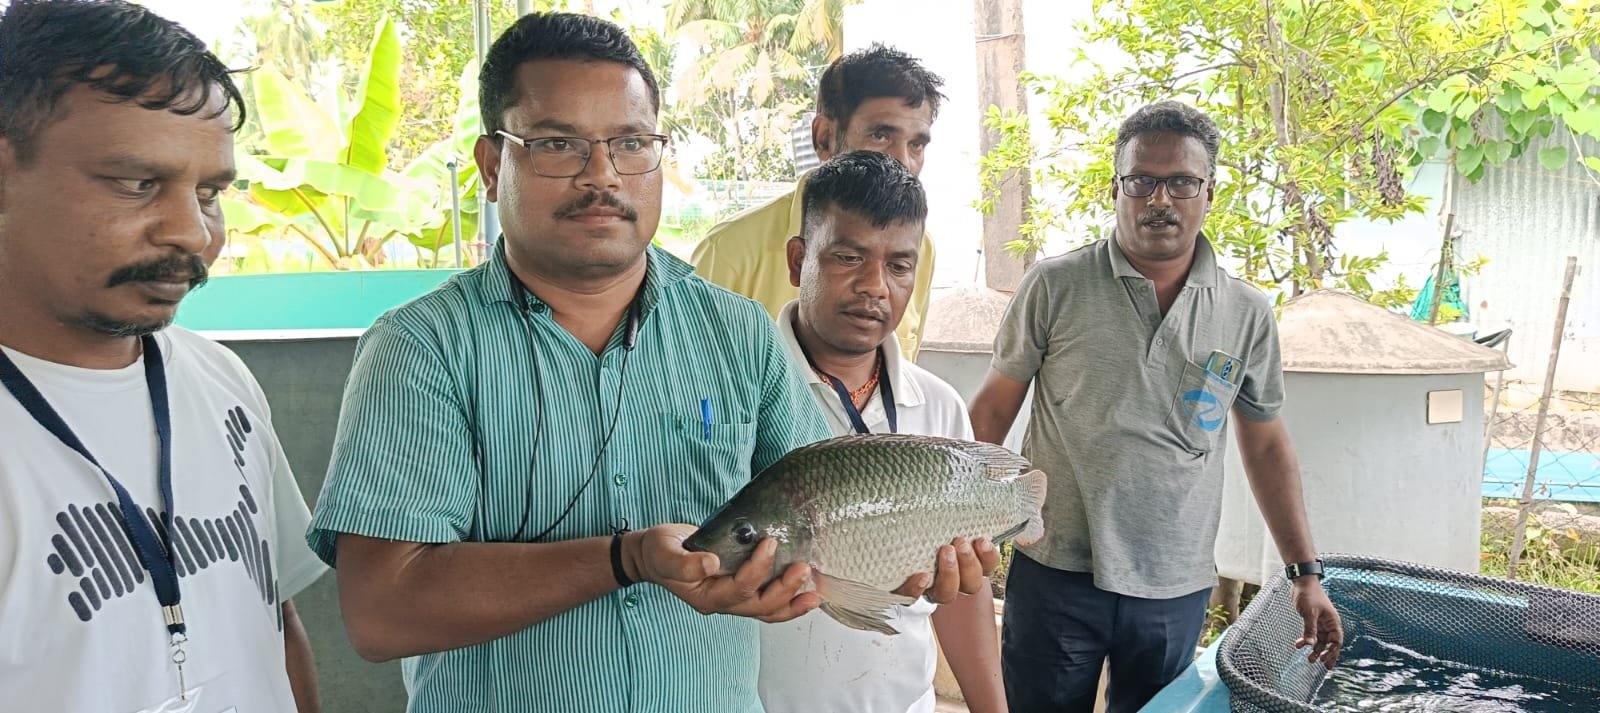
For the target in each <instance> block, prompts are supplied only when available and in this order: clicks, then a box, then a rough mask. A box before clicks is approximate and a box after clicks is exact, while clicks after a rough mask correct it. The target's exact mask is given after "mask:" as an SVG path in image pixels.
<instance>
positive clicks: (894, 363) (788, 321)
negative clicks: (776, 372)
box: [778, 300, 924, 406]
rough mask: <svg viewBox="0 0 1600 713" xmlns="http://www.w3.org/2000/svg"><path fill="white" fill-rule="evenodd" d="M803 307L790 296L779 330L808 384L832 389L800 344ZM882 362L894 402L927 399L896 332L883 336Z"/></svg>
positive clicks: (780, 315) (916, 403)
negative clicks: (797, 330) (798, 321)
mask: <svg viewBox="0 0 1600 713" xmlns="http://www.w3.org/2000/svg"><path fill="white" fill-rule="evenodd" d="M799 310H800V301H799V300H790V302H789V303H788V304H786V305H784V306H783V309H781V310H779V311H778V334H779V335H780V336H782V337H783V342H784V344H785V345H786V346H788V348H789V358H790V359H791V360H792V361H793V362H794V365H795V366H796V367H797V368H799V369H800V371H801V372H802V374H801V376H803V377H804V378H805V381H806V383H807V384H815V385H818V386H821V387H823V388H824V389H827V391H828V393H829V394H832V393H833V387H832V386H831V385H829V384H828V382H826V381H823V380H822V377H820V376H817V372H816V371H815V370H814V369H812V368H811V364H810V362H809V361H807V359H806V352H805V350H804V349H801V348H800V338H799V337H797V336H795V331H794V320H795V315H796V313H798V312H799ZM882 346H883V364H884V367H886V370H887V371H888V373H889V388H890V389H892V390H893V391H894V402H895V405H897V406H921V405H922V402H923V400H924V397H923V394H922V386H921V385H920V384H918V383H917V381H916V379H912V378H911V377H910V375H909V374H908V373H907V369H906V362H905V359H904V358H903V357H902V355H901V352H900V340H899V339H898V338H896V337H895V335H894V334H893V333H891V334H890V335H889V337H888V338H887V339H885V340H883V345H882Z"/></svg>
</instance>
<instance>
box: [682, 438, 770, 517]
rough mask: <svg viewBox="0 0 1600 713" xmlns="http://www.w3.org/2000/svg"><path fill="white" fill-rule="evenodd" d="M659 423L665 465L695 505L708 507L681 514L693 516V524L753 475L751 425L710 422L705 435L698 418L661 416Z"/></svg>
mask: <svg viewBox="0 0 1600 713" xmlns="http://www.w3.org/2000/svg"><path fill="white" fill-rule="evenodd" d="M661 420H662V429H661V430H662V435H663V440H664V441H665V443H664V444H663V445H665V446H666V448H665V449H663V450H664V452H665V453H666V454H667V458H668V463H669V464H671V465H672V466H675V467H674V468H673V469H674V470H677V471H678V473H679V476H680V477H681V479H682V480H681V481H680V482H681V483H682V487H686V488H688V489H689V490H692V491H694V492H695V496H696V497H695V498H694V500H695V501H697V502H696V503H695V505H698V506H701V507H708V508H710V509H708V510H705V511H704V512H699V510H700V508H696V509H695V512H686V513H684V514H685V515H694V516H696V519H694V520H693V522H699V521H700V519H702V518H704V517H708V516H710V514H711V512H713V511H714V510H715V509H716V508H718V507H721V506H722V504H723V503H724V502H726V501H727V500H728V499H729V498H731V497H733V495H734V494H735V493H737V492H739V488H742V487H744V485H745V483H748V482H750V478H751V476H753V475H755V474H754V473H751V472H750V460H751V458H752V457H753V456H754V455H755V450H756V424H755V422H753V421H752V422H750V423H712V424H711V428H710V432H709V434H708V433H707V429H706V425H705V422H704V421H702V420H701V418H700V417H699V416H698V415H697V416H692V417H691V416H684V415H681V414H673V413H663V414H662V415H661Z"/></svg>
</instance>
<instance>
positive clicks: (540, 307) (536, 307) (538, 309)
mask: <svg viewBox="0 0 1600 713" xmlns="http://www.w3.org/2000/svg"><path fill="white" fill-rule="evenodd" d="M531 309H532V310H533V313H534V314H544V311H545V309H546V307H545V306H544V303H543V302H535V303H534V304H533V307H531Z"/></svg>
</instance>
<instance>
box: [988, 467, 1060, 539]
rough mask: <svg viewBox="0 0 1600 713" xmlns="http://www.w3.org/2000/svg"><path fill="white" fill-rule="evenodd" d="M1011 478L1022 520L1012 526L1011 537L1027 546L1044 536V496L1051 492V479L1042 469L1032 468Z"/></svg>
mask: <svg viewBox="0 0 1600 713" xmlns="http://www.w3.org/2000/svg"><path fill="white" fill-rule="evenodd" d="M1010 480H1012V481H1013V483H1012V486H1011V487H1013V488H1015V489H1016V493H1017V515H1018V517H1019V519H1021V520H1022V522H1021V524H1019V525H1017V526H1016V527H1015V528H1012V533H1011V539H1012V540H1013V541H1015V542H1016V543H1017V544H1019V545H1022V546H1024V547H1026V546H1028V545H1031V544H1033V543H1035V542H1038V541H1039V540H1040V538H1042V537H1044V514H1043V513H1044V498H1045V495H1046V494H1047V493H1048V492H1049V481H1048V479H1047V478H1046V477H1045V474H1044V471H1042V470H1030V471H1028V472H1026V473H1022V474H1020V475H1017V476H1014V477H1013V478H1010ZM997 539H999V540H1004V539H1005V537H1004V536H1002V537H1000V538H997Z"/></svg>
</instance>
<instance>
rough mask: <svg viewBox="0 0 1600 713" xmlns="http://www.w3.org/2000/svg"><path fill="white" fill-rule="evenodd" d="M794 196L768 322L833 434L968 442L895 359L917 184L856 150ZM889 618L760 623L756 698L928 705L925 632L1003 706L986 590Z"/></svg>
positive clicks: (886, 161)
mask: <svg viewBox="0 0 1600 713" xmlns="http://www.w3.org/2000/svg"><path fill="white" fill-rule="evenodd" d="M802 193H803V195H804V196H805V199H804V206H803V209H802V210H803V218H802V233H801V235H798V236H795V237H793V238H791V239H790V240H789V245H788V263H789V279H790V281H791V282H792V283H794V284H795V285H796V286H798V287H799V288H800V293H799V298H798V299H796V300H795V301H793V302H790V303H789V304H787V305H785V306H784V307H783V309H782V311H781V312H779V314H778V330H779V332H780V334H781V335H782V336H783V338H784V340H785V342H786V343H787V345H788V347H789V351H790V356H791V358H793V359H794V360H795V363H796V364H797V365H800V366H801V367H802V371H803V372H804V374H805V375H806V377H807V381H808V382H809V385H810V387H811V390H812V395H813V396H815V397H816V400H817V403H818V404H819V405H821V407H822V410H823V412H824V413H826V414H827V417H828V422H829V425H830V426H831V427H832V430H833V433H834V435H845V434H849V433H868V432H871V433H891V432H892V433H915V434H922V435H930V436H945V437H948V438H963V439H969V440H970V439H971V438H972V426H971V424H970V422H969V421H968V420H967V409H966V405H965V404H964V403H963V402H962V400H961V396H960V395H959V394H957V393H956V391H955V389H954V388H952V387H951V386H950V385H949V384H946V383H945V382H944V381H942V380H940V379H939V377H936V376H934V375H933V374H931V373H929V372H928V371H926V370H925V369H922V368H921V367H918V366H917V365H915V364H913V363H911V362H910V361H909V360H903V359H902V358H901V355H900V344H899V341H898V340H897V339H895V338H894V336H895V328H896V327H897V326H898V325H899V323H900V319H901V316H902V315H903V314H904V313H905V309H906V303H907V302H908V301H909V300H910V298H911V293H912V288H913V285H914V282H915V279H916V274H917V260H918V257H919V252H918V247H919V245H920V244H921V239H922V232H923V225H924V222H925V221H926V219H927V213H928V206H927V199H926V198H925V196H924V194H923V191H922V185H921V183H920V182H918V181H917V179H916V177H915V176H913V175H911V173H910V172H908V171H907V170H906V169H905V167H903V166H902V165H901V164H900V163H899V162H898V161H896V160H895V159H893V158H891V157H889V156H887V155H884V154H882V153H877V152H873V151H855V152H851V153H847V154H844V155H842V156H839V157H837V158H835V159H833V160H831V161H829V162H828V163H827V164H825V165H823V166H822V167H821V168H819V169H817V170H816V171H815V172H813V173H812V174H811V175H810V176H809V177H807V179H806V183H805V188H804V190H803V191H802ZM952 545H953V547H946V548H943V551H942V552H941V553H940V556H941V557H952V556H953V555H954V552H955V551H956V550H961V551H963V552H965V551H967V550H969V549H970V548H973V547H974V546H975V547H976V548H977V550H978V553H979V554H980V558H981V559H986V560H987V561H986V562H985V563H984V565H985V566H989V567H992V562H993V561H994V560H993V559H989V557H990V556H992V555H993V546H992V545H990V544H989V543H988V542H985V541H981V540H980V541H979V542H977V543H966V542H963V541H960V540H958V541H956V542H954V543H952ZM966 575H967V576H969V577H974V578H977V577H982V576H983V572H981V571H976V570H975V571H971V572H967V573H966ZM962 589H963V590H966V591H971V590H978V591H982V592H987V591H988V586H987V582H985V583H984V585H983V586H982V588H981V589H979V588H977V587H970V588H969V587H966V586H963V587H962ZM895 614H896V615H895V617H894V618H893V619H891V624H892V625H893V626H894V627H895V628H896V629H897V630H899V631H900V633H899V634H898V635H895V636H885V635H883V634H878V633H875V632H866V631H859V630H856V629H851V628H848V627H845V626H844V625H842V624H839V623H838V622H835V621H834V620H833V619H831V618H829V617H828V616H826V615H823V614H820V613H818V612H812V613H809V614H806V615H805V616H802V617H800V618H798V619H794V620H791V621H788V622H784V623H781V624H768V625H765V626H763V627H762V628H761V632H762V634H761V677H760V693H761V701H762V704H763V705H765V706H766V709H767V711H768V713H785V712H787V711H821V710H826V711H834V712H853V711H860V712H863V713H866V712H871V713H900V712H901V711H905V712H907V713H928V712H931V711H932V710H933V709H934V703H935V700H934V691H933V675H934V669H935V667H936V665H937V660H938V659H937V651H936V650H935V648H934V647H935V645H936V644H935V639H934V633H935V631H937V632H938V634H939V638H938V645H940V646H942V647H943V649H944V653H945V658H946V659H947V660H948V661H949V662H950V667H951V670H952V672H953V673H954V674H955V676H956V680H957V682H958V683H959V684H960V686H961V692H962V695H963V697H964V698H965V699H966V702H967V706H968V708H969V709H970V710H972V711H974V712H975V713H976V712H984V711H1003V710H1005V691H1004V688H1003V686H1002V684H1001V678H1000V656H999V651H998V643H997V639H996V636H997V635H996V632H995V623H994V604H993V600H992V598H991V597H988V596H984V595H973V596H962V597H960V598H959V599H957V600H956V601H953V602H951V603H948V604H944V605H942V606H938V607H935V606H934V605H932V604H929V603H928V602H926V601H923V600H919V601H917V603H915V604H912V605H910V606H905V607H897V608H896V612H895Z"/></svg>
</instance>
